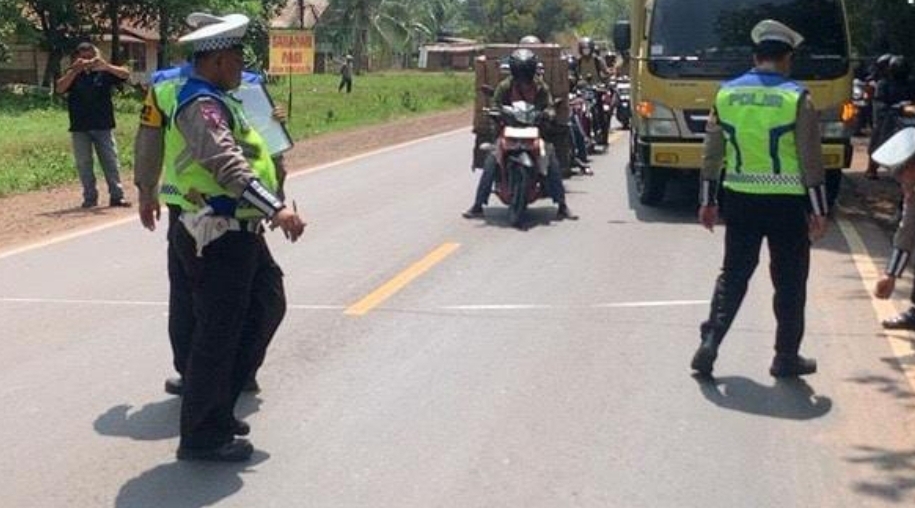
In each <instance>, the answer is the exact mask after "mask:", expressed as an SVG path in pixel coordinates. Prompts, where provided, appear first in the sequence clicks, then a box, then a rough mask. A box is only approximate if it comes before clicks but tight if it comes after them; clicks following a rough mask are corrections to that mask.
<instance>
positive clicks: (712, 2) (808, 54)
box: [613, 0, 855, 205]
mask: <svg viewBox="0 0 915 508" xmlns="http://www.w3.org/2000/svg"><path fill="white" fill-rule="evenodd" d="M767 18H771V19H775V20H778V21H781V22H782V23H785V24H786V25H788V26H790V27H791V28H793V29H794V30H795V31H797V32H799V33H800V34H801V35H803V36H804V39H805V41H804V44H803V45H801V47H799V48H798V50H797V52H796V54H795V58H794V66H793V71H792V78H794V79H796V80H798V81H800V82H802V83H803V84H804V85H805V86H806V87H807V89H808V90H810V93H811V95H812V97H813V101H814V103H815V104H816V106H817V108H818V109H819V112H820V121H821V127H822V129H821V130H822V135H823V161H824V163H825V165H826V168H827V169H828V171H827V177H826V180H827V181H826V183H827V188H828V190H829V194H830V199H831V200H833V201H834V200H835V197H836V195H837V194H838V190H839V182H840V181H841V176H842V175H841V171H842V169H843V168H846V167H848V166H849V164H850V162H851V154H852V148H851V141H850V140H851V132H852V126H851V121H852V119H853V118H854V114H855V109H854V106H853V105H852V103H851V94H852V68H851V62H850V60H849V33H848V23H847V20H846V14H845V6H844V3H843V1H842V0H633V2H632V12H631V15H630V19H629V20H626V21H620V22H618V23H617V24H616V26H615V29H614V34H613V39H614V45H615V46H616V48H617V50H618V51H620V52H622V53H623V54H624V55H625V56H627V57H628V62H627V66H628V68H629V73H630V77H631V82H632V92H631V93H632V105H633V110H634V112H633V121H632V131H631V134H630V141H629V159H630V165H629V167H630V171H632V173H633V177H634V179H635V182H636V189H637V192H638V198H639V201H640V202H641V203H643V204H645V205H657V204H659V203H660V202H661V201H662V200H663V199H664V193H665V189H666V186H667V183H668V182H669V181H670V180H672V179H674V178H676V177H678V176H683V175H692V176H695V174H696V172H697V171H698V169H699V168H700V167H701V164H702V141H703V137H704V133H705V124H706V121H707V120H708V115H709V111H710V110H711V107H712V105H713V104H714V101H715V95H716V93H717V91H718V88H719V86H720V84H721V83H722V82H723V81H726V80H729V79H732V78H734V77H737V76H739V75H740V74H742V73H743V72H746V71H747V70H748V69H749V68H750V67H752V65H753V61H752V49H753V44H752V41H751V40H750V31H751V30H752V28H753V26H755V25H756V23H758V22H759V21H761V20H763V19H767Z"/></svg>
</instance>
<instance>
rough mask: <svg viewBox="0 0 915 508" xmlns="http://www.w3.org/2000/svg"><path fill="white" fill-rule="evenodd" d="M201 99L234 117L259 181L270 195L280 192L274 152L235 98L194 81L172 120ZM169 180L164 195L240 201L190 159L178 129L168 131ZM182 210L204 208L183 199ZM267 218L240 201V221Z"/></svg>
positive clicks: (181, 93)
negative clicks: (175, 194)
mask: <svg viewBox="0 0 915 508" xmlns="http://www.w3.org/2000/svg"><path fill="white" fill-rule="evenodd" d="M200 97H210V98H212V99H215V100H217V101H219V102H221V103H222V104H223V105H224V106H225V107H226V109H227V110H228V111H229V112H230V113H231V115H232V118H231V127H232V135H233V136H234V137H235V141H236V142H237V143H238V144H239V145H240V146H241V149H242V153H243V154H244V156H245V159H247V161H248V164H249V165H250V166H251V170H252V171H253V172H254V176H255V178H257V179H258V180H260V182H261V184H263V185H264V187H266V188H267V189H268V190H270V192H274V193H275V192H276V189H277V176H276V167H275V166H274V165H273V160H272V159H271V158H270V151H269V149H268V147H267V143H266V142H265V141H264V138H263V137H262V136H261V135H260V134H258V133H257V131H255V130H254V129H253V128H252V127H251V126H250V124H249V123H248V121H247V119H246V118H245V114H244V111H243V110H242V107H241V104H240V103H239V102H238V101H237V100H236V99H234V98H232V97H231V96H228V95H226V94H225V93H224V92H222V91H220V90H218V89H216V88H215V87H213V85H211V84H209V83H207V82H205V81H202V80H199V79H195V78H190V79H189V80H188V81H187V82H186V83H185V84H184V85H183V86H182V87H181V89H180V91H179V92H178V97H177V100H176V101H175V105H174V108H173V110H172V111H171V112H170V113H169V118H171V119H172V121H174V119H175V118H177V114H178V113H179V112H180V111H181V109H182V108H183V107H185V106H187V105H188V104H190V103H191V102H193V101H194V100H196V99H199V98H200ZM165 158H166V160H167V161H169V162H168V163H166V164H165V179H164V184H163V189H162V194H163V195H165V194H170V193H177V195H179V196H182V197H186V196H189V195H200V196H202V197H204V198H213V197H218V196H229V197H231V198H233V199H237V196H234V195H232V194H231V193H230V192H229V191H228V190H226V189H225V188H223V187H222V186H221V185H219V183H218V182H217V181H216V178H215V177H214V176H213V174H212V173H211V172H210V171H209V170H207V169H206V168H204V167H203V166H202V165H200V164H199V163H198V162H197V161H195V160H194V159H193V158H192V157H190V151H189V150H188V146H187V143H186V141H185V139H184V135H183V134H181V132H180V131H179V130H178V129H176V128H171V129H168V130H167V131H166V135H165ZM182 201H183V203H181V204H180V206H181V208H182V210H185V211H190V212H194V211H197V210H198V209H200V205H198V204H197V203H195V202H193V201H189V200H187V199H182ZM263 216H264V214H263V213H262V212H261V211H260V210H258V209H257V208H255V207H253V206H251V205H250V204H248V203H246V202H244V201H241V200H238V202H237V206H236V209H235V217H236V218H238V219H254V218H260V217H263Z"/></svg>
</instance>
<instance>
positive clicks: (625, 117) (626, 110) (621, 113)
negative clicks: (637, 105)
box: [616, 80, 632, 130]
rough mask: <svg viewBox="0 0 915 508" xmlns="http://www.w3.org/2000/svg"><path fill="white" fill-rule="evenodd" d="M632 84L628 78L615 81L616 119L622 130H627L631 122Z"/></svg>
mask: <svg viewBox="0 0 915 508" xmlns="http://www.w3.org/2000/svg"><path fill="white" fill-rule="evenodd" d="M631 92H632V85H631V83H629V80H620V81H617V83H616V96H617V104H616V121H617V122H619V123H620V125H622V126H623V130H629V125H630V123H631V122H632V95H631Z"/></svg>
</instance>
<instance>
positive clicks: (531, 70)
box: [508, 48, 539, 82]
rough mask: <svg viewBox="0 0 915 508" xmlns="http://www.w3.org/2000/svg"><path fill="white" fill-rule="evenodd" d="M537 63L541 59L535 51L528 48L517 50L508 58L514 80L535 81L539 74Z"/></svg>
mask: <svg viewBox="0 0 915 508" xmlns="http://www.w3.org/2000/svg"><path fill="white" fill-rule="evenodd" d="M537 62H539V59H538V58H537V55H536V54H534V52H533V51H531V50H529V49H526V48H520V49H516V50H515V51H513V52H512V54H511V56H510V57H509V58H508V67H509V69H510V70H511V73H512V78H514V79H517V80H519V81H524V82H530V81H533V80H534V76H535V75H536V74H537Z"/></svg>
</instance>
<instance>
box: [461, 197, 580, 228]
mask: <svg viewBox="0 0 915 508" xmlns="http://www.w3.org/2000/svg"><path fill="white" fill-rule="evenodd" d="M543 203H544V204H539V203H534V204H532V205H531V208H528V209H527V211H525V212H524V223H523V225H522V227H521V228H520V229H521V230H522V231H527V230H528V229H531V228H533V227H538V226H550V225H552V224H553V223H554V222H563V221H562V220H559V219H557V218H556V206H555V205H547V204H545V203H546V202H543ZM476 222H478V223H479V224H481V225H482V226H487V227H497V228H503V229H516V228H515V227H514V226H512V225H511V223H509V221H508V208H507V207H505V206H500V205H495V206H487V207H486V214H485V216H484V217H483V219H482V221H480V220H477V221H476Z"/></svg>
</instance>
